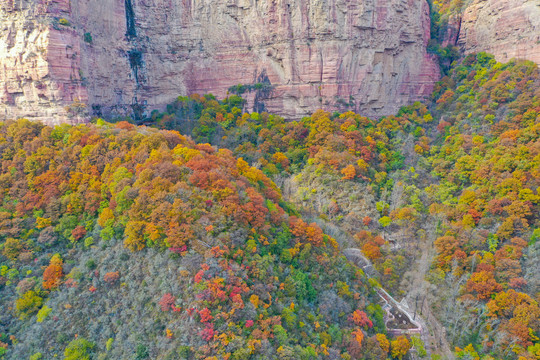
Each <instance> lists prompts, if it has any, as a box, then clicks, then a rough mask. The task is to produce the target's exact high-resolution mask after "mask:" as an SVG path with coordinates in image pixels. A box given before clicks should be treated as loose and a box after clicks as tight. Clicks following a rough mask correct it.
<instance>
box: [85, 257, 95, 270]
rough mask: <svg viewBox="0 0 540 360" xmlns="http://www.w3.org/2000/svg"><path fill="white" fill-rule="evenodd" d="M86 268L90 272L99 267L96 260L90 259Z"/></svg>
mask: <svg viewBox="0 0 540 360" xmlns="http://www.w3.org/2000/svg"><path fill="white" fill-rule="evenodd" d="M86 267H87V268H88V270H94V269H95V268H96V267H97V266H96V261H95V260H94V259H90V260H88V261H87V262H86Z"/></svg>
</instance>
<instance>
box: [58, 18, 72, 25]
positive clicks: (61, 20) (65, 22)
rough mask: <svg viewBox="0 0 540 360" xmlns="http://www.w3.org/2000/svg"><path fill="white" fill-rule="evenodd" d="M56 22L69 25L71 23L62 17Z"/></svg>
mask: <svg viewBox="0 0 540 360" xmlns="http://www.w3.org/2000/svg"><path fill="white" fill-rule="evenodd" d="M58 23H59V24H60V25H64V26H71V23H70V22H69V21H68V20H67V19H64V18H61V19H60V20H58Z"/></svg>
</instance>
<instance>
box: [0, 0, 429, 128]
mask: <svg viewBox="0 0 540 360" xmlns="http://www.w3.org/2000/svg"><path fill="white" fill-rule="evenodd" d="M6 1H7V3H6V4H3V5H0V23H1V24H2V25H1V28H0V35H1V36H0V102H1V103H0V117H1V118H6V117H19V116H26V117H29V118H34V119H38V120H42V121H46V122H50V123H54V122H65V121H67V122H77V121H81V120H82V119H84V117H85V115H87V114H93V115H101V116H118V115H120V116H121V115H124V114H135V115H137V116H141V115H142V114H143V113H144V112H145V111H146V112H147V111H149V110H152V109H154V108H158V109H162V108H164V106H165V105H166V104H167V103H169V102H171V101H172V100H173V99H174V98H175V97H177V96H178V95H185V94H189V93H195V92H197V93H207V92H211V93H213V94H215V95H216V96H220V97H222V96H225V95H226V94H227V90H228V89H229V87H231V86H233V85H237V84H255V83H264V87H263V89H262V90H258V91H253V92H252V93H249V94H246V95H247V97H248V100H249V105H248V106H249V110H253V109H256V110H258V111H261V110H267V111H271V112H275V113H278V114H281V115H283V116H285V117H287V118H299V117H301V116H303V115H306V114H308V113H310V112H312V111H313V110H315V109H317V108H320V107H322V108H326V109H328V110H347V109H350V110H355V111H359V112H362V113H364V114H366V115H371V116H377V115H383V114H390V113H394V112H395V111H396V110H397V109H398V108H399V107H400V106H402V105H404V104H408V103H410V102H412V101H415V100H419V99H422V98H424V97H426V96H428V95H429V94H430V93H431V91H432V89H433V84H434V82H435V81H436V80H437V79H438V76H439V72H438V67H437V64H436V62H435V61H434V59H433V58H431V57H430V56H428V54H427V53H426V50H425V49H426V45H427V42H428V40H429V29H430V21H429V15H428V6H427V3H426V1H425V0H421V1H419V0H363V1H357V0H219V1H218V0H197V1H195V0H84V1H83V0H71V1H69V0H39V1H38V0H6ZM63 19H65V20H66V21H67V22H69V24H67V23H66V21H64V20H63ZM77 101H80V102H83V103H85V104H87V105H88V106H87V108H86V109H84V108H83V107H82V106H81V105H80V104H78V102H77ZM66 106H68V108H67V109H66Z"/></svg>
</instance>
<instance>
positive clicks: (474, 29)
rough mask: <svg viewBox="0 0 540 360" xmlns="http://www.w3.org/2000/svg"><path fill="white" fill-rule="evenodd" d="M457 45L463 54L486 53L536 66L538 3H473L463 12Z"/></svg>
mask: <svg viewBox="0 0 540 360" xmlns="http://www.w3.org/2000/svg"><path fill="white" fill-rule="evenodd" d="M458 45H459V46H460V47H461V49H462V50H464V51H465V52H466V53H470V52H479V51H487V52H489V53H492V54H494V55H495V57H496V59H497V60H498V61H501V62H506V61H508V60H510V59H511V58H519V59H527V60H531V61H534V62H536V63H537V64H540V2H539V1H538V0H474V1H473V2H472V3H471V4H470V5H469V6H468V7H467V8H466V9H465V11H464V13H463V17H462V20H461V31H460V35H459V39H458Z"/></svg>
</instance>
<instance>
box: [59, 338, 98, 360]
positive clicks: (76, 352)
mask: <svg viewBox="0 0 540 360" xmlns="http://www.w3.org/2000/svg"><path fill="white" fill-rule="evenodd" d="M94 347H95V344H94V343H92V342H90V341H88V340H86V339H84V338H79V339H75V340H73V341H71V342H70V343H69V345H68V346H67V347H66V350H65V351H64V360H90V359H91V357H90V355H91V352H92V349H93V348H94Z"/></svg>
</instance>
